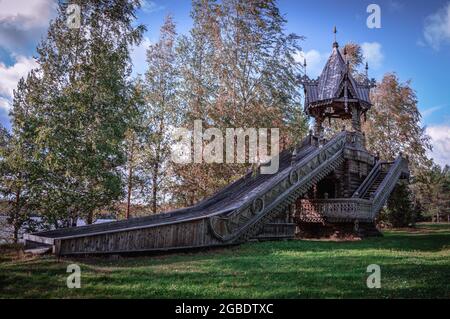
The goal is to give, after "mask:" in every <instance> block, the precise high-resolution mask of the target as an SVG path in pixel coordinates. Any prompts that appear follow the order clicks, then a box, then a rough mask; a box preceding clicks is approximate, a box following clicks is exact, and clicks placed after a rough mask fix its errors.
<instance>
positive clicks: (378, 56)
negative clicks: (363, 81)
mask: <svg viewBox="0 0 450 319" xmlns="http://www.w3.org/2000/svg"><path fill="white" fill-rule="evenodd" d="M361 49H362V51H363V56H364V58H365V59H366V61H367V62H368V63H369V65H370V67H371V68H373V69H378V68H380V67H381V65H382V63H383V60H384V55H383V52H382V51H381V44H380V43H378V42H364V43H363V44H361Z"/></svg>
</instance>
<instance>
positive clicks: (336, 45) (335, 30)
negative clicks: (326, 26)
mask: <svg viewBox="0 0 450 319" xmlns="http://www.w3.org/2000/svg"><path fill="white" fill-rule="evenodd" d="M333 33H334V43H333V48H339V44H338V43H337V37H336V35H337V28H336V26H334V29H333Z"/></svg>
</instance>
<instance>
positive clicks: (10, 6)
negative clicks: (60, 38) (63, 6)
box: [0, 0, 56, 29]
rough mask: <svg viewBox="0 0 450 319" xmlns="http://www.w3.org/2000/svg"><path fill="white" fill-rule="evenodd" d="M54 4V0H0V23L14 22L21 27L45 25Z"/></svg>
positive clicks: (28, 27) (52, 11) (53, 8)
mask: <svg viewBox="0 0 450 319" xmlns="http://www.w3.org/2000/svg"><path fill="white" fill-rule="evenodd" d="M55 5H56V1H55V0H32V1H30V0H0V9H1V10H0V24H15V25H17V26H18V27H20V28H21V29H31V28H36V27H37V28H39V27H45V26H47V24H48V21H49V20H50V18H51V17H52V15H53V13H54V11H55V8H56V6H55Z"/></svg>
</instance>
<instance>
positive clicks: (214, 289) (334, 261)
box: [0, 232, 450, 298]
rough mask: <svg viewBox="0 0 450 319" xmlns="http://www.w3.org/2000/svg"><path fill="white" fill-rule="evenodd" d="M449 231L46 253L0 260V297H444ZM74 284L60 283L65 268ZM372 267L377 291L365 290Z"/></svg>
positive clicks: (446, 294)
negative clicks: (157, 250) (163, 252)
mask: <svg viewBox="0 0 450 319" xmlns="http://www.w3.org/2000/svg"><path fill="white" fill-rule="evenodd" d="M449 239H450V232H447V233H445V232H431V233H404V232H388V233H387V234H386V236H385V237H382V238H370V239H366V240H362V241H355V242H322V241H303V240H294V241H287V242H264V243H247V244H244V245H241V246H238V247H231V248H223V249H215V250H213V251H205V252H197V253H181V254H180V253H178V254H173V255H167V256H158V257H149V256H146V257H138V258H122V259H119V260H108V259H105V258H79V259H74V258H64V259H61V260H60V261H58V260H56V259H55V258H53V257H46V258H37V259H32V260H25V261H20V260H18V261H10V262H6V263H3V264H0V287H1V288H0V297H3V298H11V297H26V298H36V297H41V298H47V297H58V298H72V297H82V298H87V297H89V298H343V297H346V298H395V297H398V298H399V297H401V298H413V297H419V298H420V297H428V298H449V297H450V288H449V283H450V270H449V269H450V258H449V253H448V245H449V243H450V240H449ZM70 263H78V264H79V265H80V266H81V268H82V289H68V288H67V287H66V276H67V273H66V266H67V264H70ZM373 263H375V264H379V265H380V266H381V271H382V289H368V288H367V287H366V278H367V275H368V274H367V273H366V269H367V266H368V265H369V264H373Z"/></svg>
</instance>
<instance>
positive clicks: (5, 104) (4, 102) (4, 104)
mask: <svg viewBox="0 0 450 319" xmlns="http://www.w3.org/2000/svg"><path fill="white" fill-rule="evenodd" d="M10 108H11V101H9V100H8V99H5V98H4V97H1V96H0V111H1V110H6V111H8V110H9V109H10Z"/></svg>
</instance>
